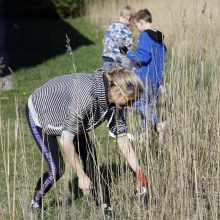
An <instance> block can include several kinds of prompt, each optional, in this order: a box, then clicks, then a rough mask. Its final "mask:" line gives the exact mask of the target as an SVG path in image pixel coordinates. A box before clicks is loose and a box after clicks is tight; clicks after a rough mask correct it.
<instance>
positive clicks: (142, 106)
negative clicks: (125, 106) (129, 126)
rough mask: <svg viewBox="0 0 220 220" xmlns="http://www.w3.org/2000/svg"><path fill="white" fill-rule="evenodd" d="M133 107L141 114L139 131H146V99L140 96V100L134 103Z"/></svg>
mask: <svg viewBox="0 0 220 220" xmlns="http://www.w3.org/2000/svg"><path fill="white" fill-rule="evenodd" d="M134 108H135V109H136V111H137V112H139V113H140V114H141V133H143V132H146V131H147V127H146V114H147V111H146V110H147V107H146V99H144V98H141V99H140V100H138V101H136V102H135V103H134Z"/></svg>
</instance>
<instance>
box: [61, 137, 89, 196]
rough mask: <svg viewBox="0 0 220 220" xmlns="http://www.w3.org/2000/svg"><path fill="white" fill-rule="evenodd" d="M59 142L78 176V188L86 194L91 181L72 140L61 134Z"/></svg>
mask: <svg viewBox="0 0 220 220" xmlns="http://www.w3.org/2000/svg"><path fill="white" fill-rule="evenodd" d="M60 143H61V147H62V149H63V151H64V154H65V156H66V158H67V160H68V162H69V163H70V165H71V166H72V168H73V169H74V170H75V172H76V175H77V176H78V181H79V188H80V189H81V190H82V191H83V194H85V195H88V194H89V193H90V191H91V189H92V182H91V180H90V178H89V177H88V176H87V175H86V174H85V172H84V170H83V165H82V162H81V160H80V158H79V156H78V154H77V153H76V151H75V146H74V144H73V141H72V140H68V139H66V138H64V137H62V136H61V139H60Z"/></svg>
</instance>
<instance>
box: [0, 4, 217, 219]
mask: <svg viewBox="0 0 220 220" xmlns="http://www.w3.org/2000/svg"><path fill="white" fill-rule="evenodd" d="M125 4H130V5H131V6H132V7H134V9H135V10H139V9H141V8H148V9H149V10H150V11H151V12H152V15H153V19H154V25H155V27H156V28H158V29H160V30H161V31H162V32H164V34H165V36H166V44H167V46H168V51H169V54H168V57H167V60H166V66H165V74H164V81H165V84H168V85H169V86H168V88H169V89H168V92H167V93H166V94H165V98H166V105H164V106H162V109H161V115H162V116H163V118H164V119H166V121H167V122H168V123H169V133H168V134H167V135H166V137H165V139H164V140H163V142H162V143H161V142H159V140H158V136H157V134H154V133H149V138H148V142H147V143H142V142H139V141H137V142H135V143H134V146H135V149H136V152H137V154H138V155H139V157H140V162H141V164H142V166H143V167H144V170H145V173H146V175H147V176H148V178H149V180H150V183H151V186H152V189H153V194H152V197H151V200H150V202H149V207H148V208H147V209H143V208H142V206H141V201H139V199H138V198H137V197H136V196H135V187H136V181H135V178H134V177H133V175H132V173H131V172H130V171H129V169H125V170H124V169H123V167H124V160H123V158H122V157H120V156H119V155H118V153H117V147H116V146H115V142H114V140H112V139H109V138H108V131H107V129H106V128H105V125H102V126H101V127H100V128H98V129H97V130H96V131H94V132H91V136H92V137H93V139H94V140H95V142H96V145H97V151H98V156H99V161H100V166H107V165H108V166H109V169H110V168H114V167H116V169H110V171H111V172H113V171H114V173H116V174H117V173H118V174H120V175H119V176H120V177H119V178H117V181H114V182H113V184H112V191H111V194H112V206H113V209H114V210H115V212H116V214H117V215H116V219H152V220H155V219H184V220H185V219H219V218H220V212H219V210H220V108H219V107H220V106H219V103H220V88H219V82H220V74H219V72H220V65H219V64H220V54H219V49H220V38H219V36H220V35H219V33H220V30H219V28H220V26H219V20H220V13H219V11H220V6H219V3H218V0H210V1H209V2H205V1H203V0H191V1H189V0H186V1H181V0H178V1H176V0H169V1H168V0H164V1H161V0H156V1H150V0H148V1H146V0H145V1H142V0H137V1H135V3H134V2H133V1H130V0H127V1H124V0H120V1H116V0H112V1H98V0H97V1H95V0H93V1H92V0H87V1H86V5H85V8H84V9H85V12H86V16H85V17H83V18H77V19H70V18H69V19H62V20H60V19H59V20H51V19H50V20H48V19H42V18H41V19H39V18H33V17H32V18H31V19H30V20H27V19H24V18H23V17H20V16H17V17H16V19H12V18H10V19H8V20H7V24H8V26H7V27H8V37H7V40H8V48H9V52H10V51H11V52H10V54H11V56H12V58H13V54H14V53H15V54H16V56H14V58H13V59H12V60H13V61H14V62H13V63H12V65H14V66H13V68H12V69H13V70H14V72H15V73H14V79H15V88H14V90H12V91H10V92H4V93H1V94H0V110H1V114H0V146H1V154H0V155H1V160H0V172H1V174H2V175H1V176H2V178H1V179H0V186H1V188H2V189H1V191H0V196H1V202H0V219H28V218H29V217H30V216H29V215H28V212H27V207H28V204H29V202H30V199H31V196H32V193H33V188H34V186H35V182H36V181H37V179H38V177H39V176H40V173H41V170H42V169H44V167H45V165H44V163H43V160H42V158H41V156H40V154H39V152H38V149H37V148H36V145H35V143H34V141H33V140H32V137H31V135H30V133H29V131H28V129H27V123H26V120H25V118H24V106H25V103H26V101H27V99H28V96H29V95H30V94H31V93H32V92H33V91H34V90H35V89H36V88H37V87H38V86H40V85H42V83H44V82H46V81H47V80H48V79H50V78H52V77H54V76H57V75H61V74H66V73H68V72H69V71H70V70H72V69H73V67H76V71H77V72H82V71H86V72H87V71H92V70H94V69H96V68H99V67H100V66H101V57H100V56H101V51H102V42H101V41H102V36H103V33H104V28H105V27H106V26H107V25H108V24H109V23H110V22H112V21H115V20H117V19H118V13H119V10H120V8H121V6H123V5H125ZM9 11H10V10H9ZM33 24H34V25H33ZM36 30H37V31H36ZM59 30H60V31H59ZM66 33H67V34H68V35H69V38H70V42H71V46H72V48H73V60H72V57H71V56H69V54H68V53H66V52H65V50H66V48H65V44H66V43H65V40H66V37H65V35H66ZM134 33H135V34H136V36H137V35H138V33H137V32H135V30H134ZM16 39H19V41H16ZM28 42H29V43H28ZM10 47H11V49H10ZM48 51H50V52H48ZM73 61H74V63H73ZM73 64H74V65H73ZM136 121H137V120H136V117H135V116H134V115H132V116H130V118H129V125H130V130H131V132H132V133H134V135H135V136H136V137H137V136H138V133H137V130H138V129H137V124H136ZM113 165H114V166H113ZM71 175H72V173H71V172H70V171H69V172H66V176H65V177H64V178H62V180H61V181H59V183H58V184H57V185H56V186H55V188H54V189H52V190H51V192H50V193H49V194H48V195H47V196H46V198H45V200H44V211H43V212H42V213H41V215H40V218H41V219H86V218H88V219H102V218H103V217H102V215H101V213H100V210H98V209H97V208H95V206H94V203H93V202H92V199H91V198H86V197H82V198H75V200H74V202H73V203H71V204H68V201H69V199H70V198H73V197H74V194H72V193H71V192H70V190H69V180H70V179H71ZM31 217H33V216H31Z"/></svg>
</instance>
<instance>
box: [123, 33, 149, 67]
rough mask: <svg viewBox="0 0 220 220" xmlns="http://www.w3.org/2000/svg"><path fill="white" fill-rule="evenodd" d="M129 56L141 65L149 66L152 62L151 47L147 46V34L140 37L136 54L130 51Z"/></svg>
mask: <svg viewBox="0 0 220 220" xmlns="http://www.w3.org/2000/svg"><path fill="white" fill-rule="evenodd" d="M127 56H128V58H129V59H131V60H132V61H135V62H136V63H139V64H140V65H147V64H148V63H149V62H150V61H151V53H150V46H149V45H148V44H147V36H146V35H145V33H142V34H141V35H140V37H139V40H138V45H137V50H136V52H133V51H128V52H127Z"/></svg>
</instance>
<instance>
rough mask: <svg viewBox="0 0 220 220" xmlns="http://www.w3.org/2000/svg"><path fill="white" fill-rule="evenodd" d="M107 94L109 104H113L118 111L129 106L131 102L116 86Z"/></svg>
mask: <svg viewBox="0 0 220 220" xmlns="http://www.w3.org/2000/svg"><path fill="white" fill-rule="evenodd" d="M109 92H110V94H109V102H111V103H114V104H115V105H116V107H117V108H118V109H123V108H124V107H127V106H129V105H130V104H131V102H132V101H133V100H131V99H129V98H128V97H127V95H126V94H125V93H124V91H123V90H122V89H121V88H120V87H119V86H118V85H116V86H114V87H113V88H112V89H111V90H110V91H109Z"/></svg>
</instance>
